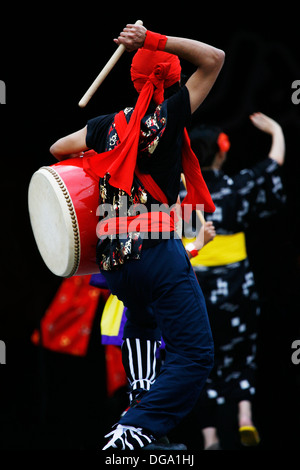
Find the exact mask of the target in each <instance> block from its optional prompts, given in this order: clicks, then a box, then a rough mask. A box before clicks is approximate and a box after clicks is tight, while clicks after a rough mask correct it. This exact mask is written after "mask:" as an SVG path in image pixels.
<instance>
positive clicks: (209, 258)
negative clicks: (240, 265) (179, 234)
mask: <svg viewBox="0 0 300 470" xmlns="http://www.w3.org/2000/svg"><path fill="white" fill-rule="evenodd" d="M194 241H195V239H194V240H190V239H186V238H183V239H182V242H183V244H184V246H186V245H187V244H188V243H193V242H194ZM245 258H247V249H246V239H245V234H244V232H238V233H234V234H233V235H216V236H215V238H214V239H213V240H212V241H211V242H209V243H207V244H206V245H205V246H204V247H203V248H202V250H200V251H199V253H198V255H197V256H195V257H194V258H192V259H191V264H192V266H199V265H202V266H224V265H225V264H231V263H237V262H238V261H242V260H243V259H245Z"/></svg>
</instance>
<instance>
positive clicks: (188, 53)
mask: <svg viewBox="0 0 300 470" xmlns="http://www.w3.org/2000/svg"><path fill="white" fill-rule="evenodd" d="M165 51H166V52H169V53H171V54H176V55H178V57H180V58H182V59H184V60H187V61H188V62H190V63H192V64H193V65H195V66H196V67H197V70H196V71H195V72H194V73H193V75H191V77H190V78H189V79H188V81H187V82H186V87H187V89H188V90H189V95H190V105H191V112H192V113H193V112H194V111H196V109H197V108H198V107H199V106H200V105H201V103H202V102H203V100H204V99H205V98H206V96H207V95H208V93H209V92H210V90H211V88H212V86H213V84H214V83H215V81H216V79H217V77H218V75H219V72H220V70H221V68H222V66H223V63H224V58H225V54H224V52H223V51H222V50H220V49H217V48H215V47H213V46H209V45H208V44H205V43H203V42H199V41H195V40H193V39H185V38H177V37H168V40H167V43H166V46H165Z"/></svg>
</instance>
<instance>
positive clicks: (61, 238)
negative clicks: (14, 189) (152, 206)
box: [28, 158, 99, 277]
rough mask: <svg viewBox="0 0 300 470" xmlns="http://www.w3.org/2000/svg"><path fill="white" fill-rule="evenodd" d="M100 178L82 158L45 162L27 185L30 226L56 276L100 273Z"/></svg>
mask: <svg viewBox="0 0 300 470" xmlns="http://www.w3.org/2000/svg"><path fill="white" fill-rule="evenodd" d="M98 204H99V189H98V184H97V182H96V181H95V180H94V179H93V178H92V177H91V176H89V175H88V174H87V173H86V172H85V171H84V170H83V159H82V158H72V159H68V160H64V161H62V162H59V163H56V164H54V165H52V166H43V167H41V168H40V169H39V170H38V171H36V172H35V173H34V174H33V176H32V178H31V180H30V184H29V188H28V208H29V216H30V222H31V227H32V230H33V234H34V238H35V241H36V243H37V247H38V249H39V252H40V254H41V256H42V258H43V260H44V262H45V264H46V265H47V267H48V268H49V269H50V271H52V272H53V273H54V274H56V275H57V276H62V277H71V276H73V275H75V274H76V275H85V274H94V273H99V267H98V266H97V264H96V244H97V240H98V239H97V235H96V226H97V223H98V221H99V218H98V217H97V215H96V210H97V207H98Z"/></svg>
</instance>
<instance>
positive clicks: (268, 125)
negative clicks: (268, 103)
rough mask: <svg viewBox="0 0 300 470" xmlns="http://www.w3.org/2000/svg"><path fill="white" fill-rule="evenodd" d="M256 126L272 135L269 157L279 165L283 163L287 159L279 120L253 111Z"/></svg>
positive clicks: (252, 120)
mask: <svg viewBox="0 0 300 470" xmlns="http://www.w3.org/2000/svg"><path fill="white" fill-rule="evenodd" d="M250 119H251V122H252V123H253V124H254V126H255V127H257V128H258V129H260V130H261V131H263V132H266V133H267V134H270V135H271V136H272V143H271V148H270V152H269V157H270V158H272V160H275V161H276V162H277V163H278V165H283V163H284V159H285V139H284V134H283V132H282V129H281V126H280V125H279V124H278V122H276V121H274V119H271V118H270V117H269V116H266V115H265V114H263V113H253V114H251V116H250Z"/></svg>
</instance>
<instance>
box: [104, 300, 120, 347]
mask: <svg viewBox="0 0 300 470" xmlns="http://www.w3.org/2000/svg"><path fill="white" fill-rule="evenodd" d="M124 310H125V308H124V304H123V302H121V300H119V299H118V297H117V296H116V295H113V294H110V296H109V297H108V299H107V301H106V304H105V306H104V309H103V313H102V317H101V322H100V328H101V336H102V344H121V343H122V333H123V328H124V324H125V321H126V317H125V315H124Z"/></svg>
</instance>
